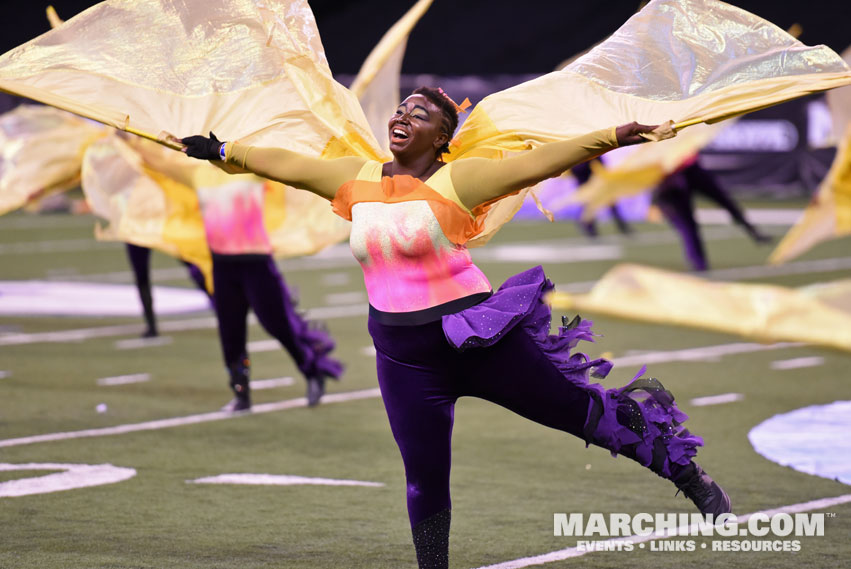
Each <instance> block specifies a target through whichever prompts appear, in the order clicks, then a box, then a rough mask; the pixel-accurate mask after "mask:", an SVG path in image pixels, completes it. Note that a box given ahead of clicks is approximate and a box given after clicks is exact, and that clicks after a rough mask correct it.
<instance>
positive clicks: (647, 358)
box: [0, 343, 800, 448]
mask: <svg viewBox="0 0 851 569" xmlns="http://www.w3.org/2000/svg"><path fill="white" fill-rule="evenodd" d="M799 345H800V344H792V343H783V344H773V345H763V344H746V343H737V344H722V345H718V346H707V347H704V348H690V349H685V350H673V351H667V352H656V353H647V354H642V355H637V356H629V357H623V358H613V359H612V362H613V363H614V364H616V365H643V364H645V363H646V364H653V363H656V364H658V363H665V362H671V361H694V360H702V359H705V358H706V357H707V354H715V355H728V354H743V353H751V352H758V351H763V350H779V349H785V348H792V347H797V346H799ZM380 396H381V392H380V391H379V390H378V388H374V389H366V390H363V391H350V392H346V393H334V394H331V395H326V396H325V397H323V398H322V401H323V402H325V403H337V402H342V401H352V400H357V399H367V398H371V397H380ZM306 405H307V401H306V399H305V398H304V397H300V398H298V399H288V400H285V401H279V402H276V403H264V404H260V405H254V406H253V407H252V408H251V413H246V414H244V415H249V414H252V413H269V412H272V411H280V410H283V409H291V408H296V407H305V406H306ZM235 416H240V415H234V414H231V413H227V412H225V411H216V412H212V413H204V414H200V415H190V416H187V417H174V418H171V419H160V420H157V421H148V422H145V423H135V424H129V425H117V426H115V427H105V428H101V429H87V430H83V431H71V432H66V433H48V434H44V435H34V436H30V437H21V438H17V439H5V440H0V448H2V447H7V446H18V445H27V444H33V443H41V442H48V441H57V440H67V439H78V438H84V437H101V436H107V435H119V434H125V433H132V432H137V431H151V430H157V429H166V428H170V427H178V426H181V425H189V424H196V423H206V422H208V421H220V420H223V419H232V418H234V417H235Z"/></svg>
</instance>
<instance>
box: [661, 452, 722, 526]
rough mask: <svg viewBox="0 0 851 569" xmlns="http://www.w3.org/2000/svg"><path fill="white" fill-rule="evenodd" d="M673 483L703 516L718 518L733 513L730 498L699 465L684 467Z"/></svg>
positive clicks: (693, 464)
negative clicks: (708, 515)
mask: <svg viewBox="0 0 851 569" xmlns="http://www.w3.org/2000/svg"><path fill="white" fill-rule="evenodd" d="M673 482H674V484H675V485H676V486H677V488H679V489H680V490H681V491H682V493H683V494H684V495H685V497H686V498H688V499H689V500H691V501H692V502H694V505H695V506H697V509H698V510H700V513H701V514H703V515H706V514H712V515H713V516H714V517H715V518H718V516H720V515H721V514H728V513H730V512H732V511H733V508H732V506H731V504H730V497H729V496H728V495H727V493H726V492H724V489H723V488H721V487H720V486H719V485H718V483H716V482H715V481H714V480H712V478H710V477H709V475H708V474H706V473H705V472H704V471H703V469H702V468H701V467H700V465H699V464H696V463H691V464H690V465H688V466H687V467H685V469H683V471H682V472H680V473H679V474H678V475H677V476H676V478H674V480H673Z"/></svg>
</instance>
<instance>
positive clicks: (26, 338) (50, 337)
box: [0, 316, 216, 346]
mask: <svg viewBox="0 0 851 569" xmlns="http://www.w3.org/2000/svg"><path fill="white" fill-rule="evenodd" d="M140 327H141V326H140V325H139V324H120V325H116V326H100V327H97V328H77V329H74V330H62V331H59V332H40V333H35V334H23V333H14V334H5V335H0V346H18V345H21V344H40V343H44V342H81V341H83V340H90V339H93V338H105V337H112V336H129V335H136V334H138V333H139V329H140ZM215 327H216V319H215V317H211V316H205V317H202V318H189V319H184V320H166V321H163V322H161V323H160V324H159V328H160V331H163V332H182V331H185V330H202V329H205V328H215Z"/></svg>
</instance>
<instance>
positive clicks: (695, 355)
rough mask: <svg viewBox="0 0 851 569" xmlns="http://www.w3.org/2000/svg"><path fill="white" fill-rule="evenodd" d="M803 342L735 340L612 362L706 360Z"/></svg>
mask: <svg viewBox="0 0 851 569" xmlns="http://www.w3.org/2000/svg"><path fill="white" fill-rule="evenodd" d="M802 345H803V344H799V343H793V342H778V343H776V344H756V343H753V342H737V343H734V344H719V345H716V346H704V347H702V348H686V349H683V350H670V351H659V352H648V353H644V354H636V355H632V356H624V357H621V358H613V359H612V363H614V364H615V365H618V366H624V365H644V364H647V365H648V366H649V365H651V364H661V363H667V362H690V361H706V360H707V359H712V358H718V357H720V356H729V355H735V354H750V353H753V352H764V351H766V350H785V349H787V348H797V347H799V346H802Z"/></svg>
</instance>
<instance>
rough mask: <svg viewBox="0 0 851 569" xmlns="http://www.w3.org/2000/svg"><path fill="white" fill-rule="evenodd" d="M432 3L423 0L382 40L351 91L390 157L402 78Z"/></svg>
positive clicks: (364, 65)
mask: <svg viewBox="0 0 851 569" xmlns="http://www.w3.org/2000/svg"><path fill="white" fill-rule="evenodd" d="M431 3H432V0H419V2H417V3H416V4H414V5H413V6H412V7H411V9H410V10H408V11H407V12H406V13H405V15H404V16H402V18H401V19H400V20H399V21H398V22H396V23H395V24H394V25H393V27H391V28H390V29H389V30H387V33H385V34H384V36H383V37H382V38H381V41H379V42H378V45H376V46H375V47H374V48H373V50H372V51H371V52H370V54H369V55H368V56H367V58H366V60H365V61H364V62H363V65H362V66H361V68H360V71H358V74H357V77H355V80H354V81H353V82H352V85H351V87H350V89H351V91H352V93H354V94H355V96H356V97H357V98H358V100H359V101H360V104H361V107H363V111H364V113H365V114H366V118H367V120H368V121H369V126H370V127H371V128H372V132H373V133H374V134H375V137H376V139H378V143H379V145H380V147H381V149H382V151H383V152H384V154H385V155H386V156H388V157H389V156H390V148H389V144H390V140H389V138H388V134H387V122H388V121H389V119H390V117H391V116H392V114H393V111H394V110H395V109H396V107H397V106H398V105H399V74H400V73H401V71H402V58H404V57H405V48H406V47H407V44H408V36H409V35H410V34H411V30H412V29H413V28H414V26H415V25H416V24H417V22H419V20H420V18H422V17H423V15H424V14H425V13H426V11H427V10H428V9H429V7H430V6H431Z"/></svg>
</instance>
